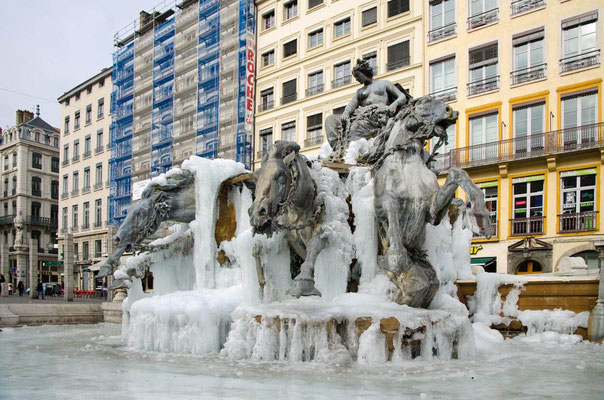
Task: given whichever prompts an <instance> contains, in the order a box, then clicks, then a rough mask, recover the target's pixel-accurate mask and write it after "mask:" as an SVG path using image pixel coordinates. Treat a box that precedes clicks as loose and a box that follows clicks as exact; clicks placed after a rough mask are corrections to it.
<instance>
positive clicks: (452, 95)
mask: <svg viewBox="0 0 604 400" xmlns="http://www.w3.org/2000/svg"><path fill="white" fill-rule="evenodd" d="M430 96H432V97H433V98H434V99H436V100H440V101H444V102H445V103H447V102H449V101H455V99H457V87H452V88H447V89H443V90H439V91H437V92H433V93H430Z"/></svg>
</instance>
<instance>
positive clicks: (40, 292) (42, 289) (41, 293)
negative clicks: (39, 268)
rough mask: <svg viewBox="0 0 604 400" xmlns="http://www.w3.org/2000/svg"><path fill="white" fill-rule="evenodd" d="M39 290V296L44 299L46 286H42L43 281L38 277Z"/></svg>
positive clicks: (37, 288)
mask: <svg viewBox="0 0 604 400" xmlns="http://www.w3.org/2000/svg"><path fill="white" fill-rule="evenodd" d="M36 290H37V291H38V296H42V300H44V286H42V281H41V280H39V279H38V286H37V287H36Z"/></svg>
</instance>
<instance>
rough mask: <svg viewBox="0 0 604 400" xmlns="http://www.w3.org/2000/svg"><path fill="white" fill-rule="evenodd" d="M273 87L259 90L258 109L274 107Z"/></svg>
mask: <svg viewBox="0 0 604 400" xmlns="http://www.w3.org/2000/svg"><path fill="white" fill-rule="evenodd" d="M273 96H274V93H273V88H272V87H271V88H268V89H264V90H262V91H261V92H260V111H264V110H270V109H271V108H273V107H274V104H275V99H274V97H273Z"/></svg>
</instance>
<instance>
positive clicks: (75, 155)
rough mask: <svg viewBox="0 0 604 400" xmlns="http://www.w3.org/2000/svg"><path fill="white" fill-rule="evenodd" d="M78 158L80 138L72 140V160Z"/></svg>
mask: <svg viewBox="0 0 604 400" xmlns="http://www.w3.org/2000/svg"><path fill="white" fill-rule="evenodd" d="M79 159H80V139H76V140H74V141H73V161H78V160H79Z"/></svg>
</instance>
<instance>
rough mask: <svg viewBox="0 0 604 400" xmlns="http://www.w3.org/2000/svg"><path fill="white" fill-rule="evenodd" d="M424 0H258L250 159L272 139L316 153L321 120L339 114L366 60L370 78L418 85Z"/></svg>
mask: <svg viewBox="0 0 604 400" xmlns="http://www.w3.org/2000/svg"><path fill="white" fill-rule="evenodd" d="M423 3H424V2H423V1H420V0H367V1H361V0H359V1H357V0H355V1H351V0H286V1H278V0H258V1H257V2H256V4H257V7H258V14H257V15H258V18H257V20H258V27H257V28H258V29H257V32H258V34H257V54H258V57H257V58H258V62H257V81H256V82H257V86H256V106H257V109H256V122H255V138H254V139H255V140H254V143H255V151H254V153H255V163H254V166H255V167H257V166H258V165H259V163H260V160H261V159H262V154H263V152H264V151H266V149H267V148H268V146H269V145H270V144H271V143H272V142H273V141H275V140H291V141H296V142H298V143H299V144H300V146H301V148H302V152H303V153H305V154H316V153H317V152H318V151H319V148H320V146H321V143H322V142H324V141H325V133H324V129H323V124H324V121H325V118H326V117H327V116H328V115H330V114H332V113H341V112H342V111H343V109H344V107H345V106H346V104H347V103H348V102H349V101H350V99H351V97H352V95H353V93H354V91H355V90H356V89H358V88H359V84H358V83H357V82H356V81H355V80H354V78H353V77H352V75H351V71H352V67H353V66H354V64H355V62H356V59H357V58H364V59H366V60H367V61H368V62H369V63H370V64H372V66H373V67H374V70H375V78H376V79H388V80H390V81H392V82H397V83H400V84H401V85H402V86H403V87H404V88H406V89H407V90H409V91H410V93H411V94H412V95H418V94H421V92H422V91H423V87H424V83H423V79H424V74H423V62H424V55H423V51H424V40H423V32H424V28H423V20H422V12H423V9H422V7H423V5H422V4H423Z"/></svg>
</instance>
